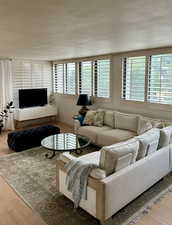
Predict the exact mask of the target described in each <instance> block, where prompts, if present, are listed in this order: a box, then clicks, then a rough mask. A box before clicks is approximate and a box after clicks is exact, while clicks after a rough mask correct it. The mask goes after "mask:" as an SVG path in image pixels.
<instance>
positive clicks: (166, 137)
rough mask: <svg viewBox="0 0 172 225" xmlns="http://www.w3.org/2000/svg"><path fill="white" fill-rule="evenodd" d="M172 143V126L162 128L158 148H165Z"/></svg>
mask: <svg viewBox="0 0 172 225" xmlns="http://www.w3.org/2000/svg"><path fill="white" fill-rule="evenodd" d="M171 143H172V126H169V127H164V128H163V129H161V130H160V139H159V146H158V148H162V147H165V146H167V145H169V144H171Z"/></svg>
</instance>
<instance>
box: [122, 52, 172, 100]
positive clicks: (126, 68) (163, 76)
mask: <svg viewBox="0 0 172 225" xmlns="http://www.w3.org/2000/svg"><path fill="white" fill-rule="evenodd" d="M122 90H123V92H122V97H123V99H126V100H137V101H145V102H152V103H161V104H172V54H163V55H152V56H140V57H128V58H124V61H123V89H122Z"/></svg>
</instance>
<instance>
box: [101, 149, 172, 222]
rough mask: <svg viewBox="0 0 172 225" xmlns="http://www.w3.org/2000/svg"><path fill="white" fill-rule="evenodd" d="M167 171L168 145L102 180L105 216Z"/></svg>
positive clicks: (137, 194) (110, 214)
mask: <svg viewBox="0 0 172 225" xmlns="http://www.w3.org/2000/svg"><path fill="white" fill-rule="evenodd" d="M168 172H169V146H168V147H164V148H162V149H160V150H158V151H157V152H155V153H153V154H151V155H149V156H147V157H145V158H143V159H141V160H139V161H137V162H135V163H134V164H132V165H130V166H128V167H126V168H124V169H122V170H119V171H118V172H116V173H114V174H112V175H110V176H108V177H106V178H105V179H103V180H102V182H103V183H104V184H105V209H106V211H105V218H109V217H111V216H112V215H113V214H115V213H116V212H117V211H119V210H120V209H121V208H123V207H124V206H125V205H127V204H128V203H129V202H131V201H132V200H134V199H135V198H136V197H138V196H139V195H140V194H142V193H143V192H144V191H146V190H147V189H148V188H150V187H151V186H152V185H153V184H155V183H156V182H158V181H159V180H160V179H161V178H163V177H164V176H165V175H166V174H168Z"/></svg>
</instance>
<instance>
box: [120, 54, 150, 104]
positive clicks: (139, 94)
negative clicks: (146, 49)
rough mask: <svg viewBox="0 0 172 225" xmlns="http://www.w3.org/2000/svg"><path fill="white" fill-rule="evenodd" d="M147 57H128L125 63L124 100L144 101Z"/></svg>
mask: <svg viewBox="0 0 172 225" xmlns="http://www.w3.org/2000/svg"><path fill="white" fill-rule="evenodd" d="M145 68H146V56H139V57H128V58H124V61H123V88H122V98H123V99H126V100H135V101H144V98H145Z"/></svg>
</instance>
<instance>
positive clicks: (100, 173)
mask: <svg viewBox="0 0 172 225" xmlns="http://www.w3.org/2000/svg"><path fill="white" fill-rule="evenodd" d="M89 154H94V153H89ZM89 154H87V156H88V155H89ZM85 156H86V155H85ZM75 158H76V157H75V156H73V155H72V154H70V153H68V152H65V153H63V154H60V156H59V160H61V161H63V163H65V164H66V163H68V162H70V161H71V160H73V159H75ZM81 158H83V159H82V160H85V159H84V156H82V157H81ZM90 177H92V178H94V179H96V180H101V179H104V178H105V177H106V171H105V170H103V169H100V168H95V169H92V171H91V173H90Z"/></svg>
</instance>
